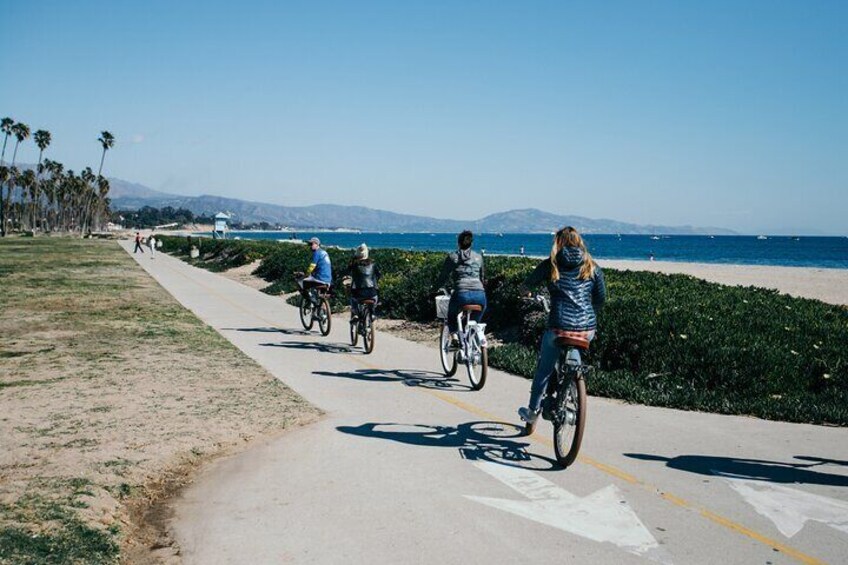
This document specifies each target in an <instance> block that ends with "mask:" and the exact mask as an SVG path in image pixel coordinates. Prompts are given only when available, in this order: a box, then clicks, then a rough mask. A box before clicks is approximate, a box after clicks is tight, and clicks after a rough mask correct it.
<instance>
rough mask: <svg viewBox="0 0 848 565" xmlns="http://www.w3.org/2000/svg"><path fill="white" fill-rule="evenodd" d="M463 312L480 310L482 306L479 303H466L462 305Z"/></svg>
mask: <svg viewBox="0 0 848 565" xmlns="http://www.w3.org/2000/svg"><path fill="white" fill-rule="evenodd" d="M462 311H463V312H482V311H483V307H482V306H480V305H479V304H466V305H465V306H463V307H462Z"/></svg>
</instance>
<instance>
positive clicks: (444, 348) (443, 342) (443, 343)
mask: <svg viewBox="0 0 848 565" xmlns="http://www.w3.org/2000/svg"><path fill="white" fill-rule="evenodd" d="M449 347H450V330H449V329H448V325H447V324H444V325H443V326H442V334H441V335H440V336H439V359H440V360H441V362H442V369H444V371H445V376H448V377H452V376H453V375H454V374H455V373H456V351H449V350H448V349H449Z"/></svg>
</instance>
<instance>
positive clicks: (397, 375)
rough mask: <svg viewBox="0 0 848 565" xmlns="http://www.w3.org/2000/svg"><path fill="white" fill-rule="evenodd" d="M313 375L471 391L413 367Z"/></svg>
mask: <svg viewBox="0 0 848 565" xmlns="http://www.w3.org/2000/svg"><path fill="white" fill-rule="evenodd" d="M312 374H313V375H320V376H322V377H338V378H344V379H353V380H357V381H368V382H382V383H397V382H401V383H403V384H405V385H406V386H411V387H420V388H429V389H433V390H445V391H451V392H471V391H472V388H471V386H470V385H466V384H463V383H461V382H459V380H457V379H455V378H453V377H446V376H444V375H443V374H441V373H433V372H431V371H418V370H415V369H357V370H355V371H340V372H337V373H334V372H330V371H313V372H312Z"/></svg>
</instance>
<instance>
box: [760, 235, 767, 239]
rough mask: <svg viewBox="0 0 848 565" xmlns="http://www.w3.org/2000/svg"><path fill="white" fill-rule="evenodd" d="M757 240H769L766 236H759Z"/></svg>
mask: <svg viewBox="0 0 848 565" xmlns="http://www.w3.org/2000/svg"><path fill="white" fill-rule="evenodd" d="M757 239H768V238H767V237H766V236H764V235H758V236H757Z"/></svg>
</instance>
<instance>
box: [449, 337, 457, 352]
mask: <svg viewBox="0 0 848 565" xmlns="http://www.w3.org/2000/svg"><path fill="white" fill-rule="evenodd" d="M448 349H450V350H453V351H456V350H458V349H459V337H457V336H456V335H452V336H451V340H450V345H448Z"/></svg>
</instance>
